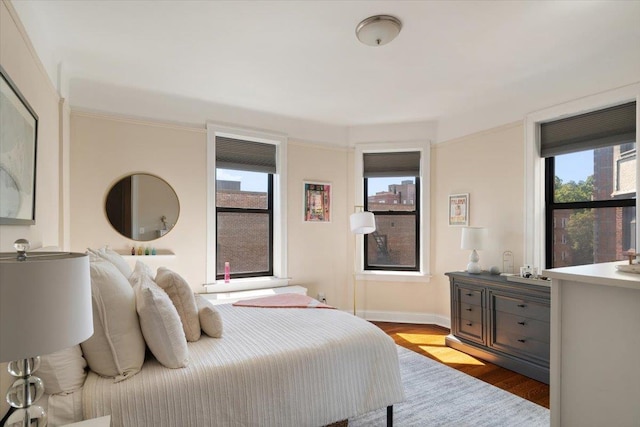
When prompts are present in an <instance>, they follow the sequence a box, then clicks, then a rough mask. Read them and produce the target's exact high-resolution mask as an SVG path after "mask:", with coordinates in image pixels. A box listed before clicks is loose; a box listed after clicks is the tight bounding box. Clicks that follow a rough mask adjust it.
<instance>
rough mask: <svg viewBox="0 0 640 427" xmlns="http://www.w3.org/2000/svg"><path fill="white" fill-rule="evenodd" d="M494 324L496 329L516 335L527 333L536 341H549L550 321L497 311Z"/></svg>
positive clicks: (494, 314)
mask: <svg viewBox="0 0 640 427" xmlns="http://www.w3.org/2000/svg"><path fill="white" fill-rule="evenodd" d="M493 324H494V325H495V329H496V330H503V331H506V332H509V333H513V334H516V335H518V334H520V335H526V336H527V337H531V338H532V339H535V340H536V341H541V342H546V343H548V342H549V334H550V329H551V327H550V325H549V322H543V321H541V320H535V319H530V318H528V317H522V316H517V315H515V314H511V313H505V312H502V311H495V312H494V313H493Z"/></svg>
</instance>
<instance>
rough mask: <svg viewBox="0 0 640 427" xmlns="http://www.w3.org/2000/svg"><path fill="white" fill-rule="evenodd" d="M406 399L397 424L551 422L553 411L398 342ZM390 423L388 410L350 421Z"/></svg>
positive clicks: (535, 426)
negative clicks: (550, 414) (550, 415)
mask: <svg viewBox="0 0 640 427" xmlns="http://www.w3.org/2000/svg"><path fill="white" fill-rule="evenodd" d="M398 355H399V357H400V374H401V375H402V384H403V385H404V393H405V401H404V402H403V403H399V404H396V405H394V407H393V425H394V426H395V427H413V426H447V427H453V426H455V427H467V426H469V427H470V426H473V427H476V426H487V427H489V426H491V427H494V426H508V427H511V426H518V427H548V426H549V410H548V409H546V408H544V407H542V406H540V405H536V404H535V403H532V402H529V401H528V400H525V399H522V398H521V397H518V396H516V395H513V394H511V393H509V392H506V391H504V390H501V389H499V388H497V387H495V386H492V385H491V384H487V383H485V382H483V381H480V380H478V379H475V378H473V377H471V376H469V375H467V374H465V373H463V372H460V371H457V370H455V369H453V368H450V367H448V366H446V365H443V364H441V363H438V362H436V361H434V360H431V359H429V358H428V357H425V356H422V355H420V354H418V353H415V352H413V351H411V350H407V349H405V348H403V347H400V346H398ZM354 426H363V427H364V426H367V427H369V426H386V409H381V410H378V411H374V412H370V413H368V414H365V415H363V416H360V417H358V418H355V419H350V420H349V427H354Z"/></svg>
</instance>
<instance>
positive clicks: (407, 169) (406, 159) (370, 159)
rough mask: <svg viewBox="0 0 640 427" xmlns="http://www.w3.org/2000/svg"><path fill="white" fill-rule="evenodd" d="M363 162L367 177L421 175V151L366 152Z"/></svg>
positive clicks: (364, 173)
mask: <svg viewBox="0 0 640 427" xmlns="http://www.w3.org/2000/svg"><path fill="white" fill-rule="evenodd" d="M363 162H364V164H363V170H364V172H363V175H364V177H365V178H379V177H388V176H420V152H419V151H403V152H397V153H365V154H364V156H363Z"/></svg>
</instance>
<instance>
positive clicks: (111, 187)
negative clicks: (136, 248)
mask: <svg viewBox="0 0 640 427" xmlns="http://www.w3.org/2000/svg"><path fill="white" fill-rule="evenodd" d="M136 175H146V176H149V177H153V178H156V179H157V180H159V181H161V182H162V183H164V184H165V185H166V186H167V188H168V189H170V190H171V191H172V192H173V194H174V196H175V199H176V203H177V211H176V217H175V220H173V218H170V219H168V220H166V221H165V222H167V223H169V224H172V225H170V226H169V228H168V231H167V232H166V233H164V234H162V235H157V236H155V237H153V238H149V239H140V238H134V236H133V232H132V233H131V235H126V234H124V232H122V231H120V230H119V229H118V228H117V227H116V226H115V225H114V223H113V222H112V220H111V217H110V216H109V211H110V210H109V209H108V203H109V198H110V196H112V191H113V190H114V188H116V186H117V185H119V184H120V183H121V182H123V181H124V180H126V179H127V178H132V177H133V176H136ZM102 208H103V212H104V215H105V218H106V220H107V222H108V223H109V225H110V226H111V228H112V229H113V230H114V231H115V232H117V233H118V234H119V235H120V236H122V237H124V238H127V239H129V240H132V241H135V242H151V241H154V240H158V239H161V238H162V237H164V236H166V235H167V234H169V233H170V232H171V231H173V229H174V228H175V226H176V224H177V223H178V220H179V219H180V211H181V207H180V199H179V197H178V193H177V192H176V190H175V189H174V188H173V186H171V184H169V182H168V181H167V180H165V179H164V178H161V177H159V176H158V175H156V174H153V173H150V172H131V173H129V174H126V175H122V176H120V177H119V178H117V179H115V180H114V181H112V182H111V184H110V185H109V187H108V189H107V191H106V193H105V195H104V198H103V203H102ZM129 210H131V207H129ZM123 216H124V215H123ZM162 217H165V216H164V215H163V216H162ZM162 217H161V218H162ZM161 222H162V221H161ZM131 226H133V225H131ZM165 226H166V224H165ZM160 230H161V229H158V230H155V231H156V232H157V231H160Z"/></svg>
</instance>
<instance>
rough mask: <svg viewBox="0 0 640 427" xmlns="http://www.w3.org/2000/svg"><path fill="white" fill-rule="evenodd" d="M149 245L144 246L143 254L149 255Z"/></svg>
mask: <svg viewBox="0 0 640 427" xmlns="http://www.w3.org/2000/svg"><path fill="white" fill-rule="evenodd" d="M149 253H150V252H149V246H147V247H146V248H144V254H145V255H149Z"/></svg>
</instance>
